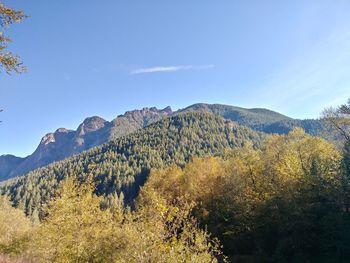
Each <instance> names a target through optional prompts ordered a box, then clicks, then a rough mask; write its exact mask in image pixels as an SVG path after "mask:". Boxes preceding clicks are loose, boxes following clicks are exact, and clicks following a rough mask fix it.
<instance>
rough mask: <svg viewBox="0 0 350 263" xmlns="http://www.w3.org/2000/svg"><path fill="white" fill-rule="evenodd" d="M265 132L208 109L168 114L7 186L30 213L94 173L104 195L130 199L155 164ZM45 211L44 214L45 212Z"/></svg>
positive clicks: (218, 149) (181, 161) (180, 160)
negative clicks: (65, 183)
mask: <svg viewBox="0 0 350 263" xmlns="http://www.w3.org/2000/svg"><path fill="white" fill-rule="evenodd" d="M261 137H262V135H260V134H258V133H256V132H253V131H251V130H250V129H248V128H245V127H241V126H239V125H236V124H234V123H232V122H229V121H225V120H223V119H222V118H220V117H218V116H214V115H212V114H208V113H186V114H179V115H177V116H173V117H171V118H166V119H163V120H162V121H159V122H157V123H154V124H152V125H150V126H148V127H147V128H145V129H142V130H138V131H136V132H135V133H133V134H131V135H128V136H125V137H122V138H119V139H116V140H114V141H111V142H110V143H107V144H104V145H102V146H100V147H96V148H93V149H91V150H90V151H87V152H84V153H82V154H80V155H78V156H74V157H71V158H69V159H67V160H64V161H61V162H57V163H54V164H52V165H49V166H46V167H44V168H41V169H38V170H35V171H33V172H31V173H29V174H28V175H27V176H24V177H20V178H18V179H15V180H12V181H9V182H7V183H5V184H3V186H2V187H1V192H2V193H3V194H6V195H9V196H10V197H11V200H12V201H13V203H14V205H15V206H17V207H23V208H24V209H25V212H26V214H27V215H32V214H33V211H34V210H35V209H40V207H41V206H42V204H45V203H47V202H48V201H49V200H50V199H51V197H52V195H53V194H54V192H55V190H56V189H57V188H58V185H59V182H60V181H62V180H63V179H64V178H67V177H68V176H69V175H72V174H74V175H75V176H76V177H77V178H79V179H80V180H84V178H86V177H87V176H89V175H91V176H92V177H93V180H94V182H95V184H96V193H97V194H98V195H105V196H108V195H115V193H117V194H118V195H120V194H121V193H123V195H124V200H125V202H126V203H127V204H130V203H131V202H132V201H133V199H134V198H135V196H136V195H137V193H138V190H139V186H140V185H142V184H143V183H144V181H145V180H146V178H147V176H148V174H149V171H150V169H151V168H161V167H165V166H167V165H170V164H172V163H175V164H177V165H180V166H184V165H185V164H186V162H188V161H189V160H190V159H191V158H192V157H193V156H206V155H220V154H222V153H223V152H224V151H225V150H226V149H227V148H235V147H242V146H244V145H246V144H254V145H255V146H256V145H258V143H259V141H260V140H261ZM39 212H40V217H41V218H42V217H43V215H44V214H43V212H42V211H39Z"/></svg>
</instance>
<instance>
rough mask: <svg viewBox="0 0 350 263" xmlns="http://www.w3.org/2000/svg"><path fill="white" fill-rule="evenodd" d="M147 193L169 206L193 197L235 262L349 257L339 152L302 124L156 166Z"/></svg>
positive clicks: (199, 213)
mask: <svg viewBox="0 0 350 263" xmlns="http://www.w3.org/2000/svg"><path fill="white" fill-rule="evenodd" d="M150 192H151V193H152V192H156V193H157V194H159V195H160V196H162V197H163V198H165V199H166V200H167V202H168V203H170V204H171V203H172V202H173V200H176V198H179V197H180V196H181V197H182V198H185V200H186V202H190V201H194V202H195V203H196V207H195V209H194V215H195V216H196V217H197V218H198V219H199V220H200V222H201V224H203V225H207V226H208V230H209V231H210V232H211V233H213V234H214V236H217V237H218V238H219V239H220V240H221V242H222V244H223V247H224V253H225V254H226V255H228V256H230V258H231V259H232V260H233V262H235V261H237V262H348V261H349V260H350V253H349V252H348V249H347V248H348V247H349V245H350V238H349V237H350V227H349V226H350V218H349V214H348V212H347V211H346V209H345V208H346V203H345V201H346V199H344V196H345V195H346V194H349V190H348V189H347V188H344V180H343V176H342V171H341V155H340V154H339V152H338V151H337V150H336V148H335V147H334V146H333V145H331V144H329V143H327V142H325V141H324V140H322V139H320V138H316V137H311V136H308V135H306V134H305V133H304V132H303V131H302V130H299V129H297V130H294V131H292V132H291V133H289V134H288V135H286V136H280V135H275V136H271V137H270V138H268V139H267V141H266V142H265V143H264V145H263V147H262V148H261V149H259V150H255V149H253V148H250V147H246V148H243V149H237V150H234V151H232V152H230V153H229V154H227V155H226V157H225V159H220V158H212V157H210V158H205V159H196V158H195V159H193V160H192V161H191V162H190V163H189V164H188V165H187V166H185V168H178V167H170V168H167V169H161V170H158V171H154V172H152V174H151V176H150V178H149V180H148V182H147V183H146V185H145V186H144V187H143V188H142V191H141V193H140V198H141V199H145V198H146V199H147V196H148V193H150Z"/></svg>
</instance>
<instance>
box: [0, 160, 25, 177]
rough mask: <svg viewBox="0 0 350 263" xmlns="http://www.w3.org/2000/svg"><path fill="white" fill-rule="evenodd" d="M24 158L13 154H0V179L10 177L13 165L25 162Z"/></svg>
mask: <svg viewBox="0 0 350 263" xmlns="http://www.w3.org/2000/svg"><path fill="white" fill-rule="evenodd" d="M23 160H24V158H20V157H16V156H13V155H3V156H0V181H4V180H6V179H9V178H10V177H9V174H10V173H11V171H12V169H13V167H17V166H18V165H20V164H21V163H22V162H23Z"/></svg>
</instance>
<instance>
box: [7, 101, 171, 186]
mask: <svg viewBox="0 0 350 263" xmlns="http://www.w3.org/2000/svg"><path fill="white" fill-rule="evenodd" d="M171 113H172V111H171V108H170V107H167V108H165V109H163V110H158V109H157V108H155V107H152V108H143V109H142V110H133V111H128V112H126V113H125V114H124V115H119V116H118V117H117V118H115V119H114V120H112V121H111V122H108V121H106V120H104V119H103V118H101V117H98V116H93V117H89V118H86V119H85V120H84V121H83V122H82V123H81V124H80V125H79V126H78V128H77V129H76V130H75V131H74V130H68V129H65V128H59V129H57V130H56V131H55V132H53V133H48V134H46V135H45V136H44V137H43V138H42V139H41V141H40V143H39V145H38V147H37V149H36V150H35V151H34V152H33V153H32V154H31V155H29V156H27V157H26V158H18V157H15V156H12V157H9V156H7V155H5V156H0V181H3V180H6V179H8V178H11V177H14V176H17V175H23V174H25V173H27V172H29V171H31V170H34V169H36V168H39V167H42V166H45V165H47V164H49V163H52V162H55V161H60V160H63V159H64V158H67V157H69V156H72V155H73V154H78V153H80V152H82V151H85V150H88V149H90V148H92V147H95V146H98V145H101V144H103V143H106V142H108V141H109V140H111V139H114V138H118V137H121V136H125V135H127V134H129V133H132V132H134V131H136V130H138V129H141V128H144V127H145V126H147V125H149V124H151V123H153V122H156V121H159V120H161V119H162V118H164V117H166V116H168V115H170V114H171Z"/></svg>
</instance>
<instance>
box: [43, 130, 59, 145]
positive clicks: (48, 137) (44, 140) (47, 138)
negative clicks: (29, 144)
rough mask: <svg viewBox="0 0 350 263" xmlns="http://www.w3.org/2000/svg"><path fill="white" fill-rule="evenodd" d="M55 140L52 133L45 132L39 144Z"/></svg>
mask: <svg viewBox="0 0 350 263" xmlns="http://www.w3.org/2000/svg"><path fill="white" fill-rule="evenodd" d="M55 141H56V140H55V135H54V134H53V133H51V132H50V133H47V134H46V135H45V136H44V137H43V138H42V139H41V141H40V145H48V144H50V143H54V142H55Z"/></svg>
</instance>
